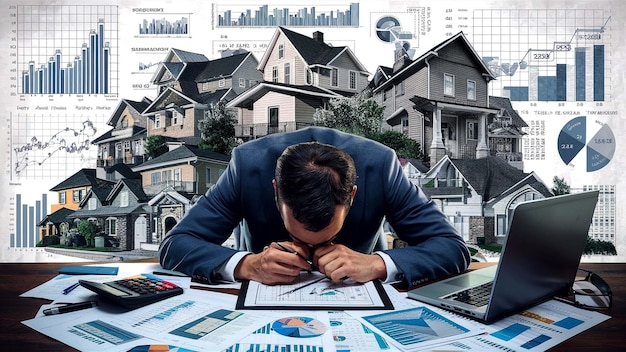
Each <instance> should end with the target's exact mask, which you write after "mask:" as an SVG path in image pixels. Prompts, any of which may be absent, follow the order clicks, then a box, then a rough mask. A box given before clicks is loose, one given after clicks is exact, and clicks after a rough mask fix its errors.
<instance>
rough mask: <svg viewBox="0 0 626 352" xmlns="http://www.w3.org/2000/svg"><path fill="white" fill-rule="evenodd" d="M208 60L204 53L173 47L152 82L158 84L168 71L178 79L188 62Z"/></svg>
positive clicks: (173, 77)
mask: <svg viewBox="0 0 626 352" xmlns="http://www.w3.org/2000/svg"><path fill="white" fill-rule="evenodd" d="M206 61H209V59H208V58H207V57H206V56H204V55H203V54H198V53H192V52H189V51H184V50H180V49H175V48H171V49H170V50H169V51H168V53H167V55H166V56H165V60H163V62H161V63H160V64H159V67H158V68H157V70H156V72H155V73H154V75H153V76H152V79H151V80H150V82H152V83H154V84H158V83H159V82H160V81H161V79H162V77H163V76H164V75H165V74H166V73H168V72H169V74H171V75H172V79H173V80H178V79H179V76H180V75H181V74H182V73H183V71H184V70H185V67H186V66H187V64H189V63H194V62H206Z"/></svg>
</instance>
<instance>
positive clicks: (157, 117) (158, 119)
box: [154, 114, 161, 128]
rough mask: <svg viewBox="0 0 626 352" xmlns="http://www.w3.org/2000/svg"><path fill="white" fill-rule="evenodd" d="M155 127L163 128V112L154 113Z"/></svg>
mask: <svg viewBox="0 0 626 352" xmlns="http://www.w3.org/2000/svg"><path fill="white" fill-rule="evenodd" d="M154 128H161V114H156V115H154Z"/></svg>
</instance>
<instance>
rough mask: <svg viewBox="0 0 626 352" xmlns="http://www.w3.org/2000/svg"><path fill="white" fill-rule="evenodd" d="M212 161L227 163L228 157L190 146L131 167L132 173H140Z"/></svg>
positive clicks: (183, 146) (181, 147) (184, 146)
mask: <svg viewBox="0 0 626 352" xmlns="http://www.w3.org/2000/svg"><path fill="white" fill-rule="evenodd" d="M198 160H204V161H213V162H220V163H224V164H226V163H228V161H229V160H230V157H229V156H227V155H224V154H220V153H216V152H214V151H210V150H206V149H200V148H198V147H194V146H191V145H182V146H180V147H178V148H176V149H174V150H171V151H169V152H167V153H165V154H162V155H159V156H158V157H156V158H154V159H150V160H148V161H146V162H145V163H143V164H140V165H137V166H135V167H133V171H135V172H141V171H145V170H151V169H157V168H161V167H165V166H167V165H177V164H182V163H187V162H190V161H198Z"/></svg>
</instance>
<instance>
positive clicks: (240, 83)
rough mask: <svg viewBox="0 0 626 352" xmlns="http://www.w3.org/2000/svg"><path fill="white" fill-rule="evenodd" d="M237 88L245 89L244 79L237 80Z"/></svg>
mask: <svg viewBox="0 0 626 352" xmlns="http://www.w3.org/2000/svg"><path fill="white" fill-rule="evenodd" d="M239 87H241V88H246V79H245V78H240V79H239Z"/></svg>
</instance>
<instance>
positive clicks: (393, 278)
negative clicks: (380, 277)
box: [374, 252, 404, 284]
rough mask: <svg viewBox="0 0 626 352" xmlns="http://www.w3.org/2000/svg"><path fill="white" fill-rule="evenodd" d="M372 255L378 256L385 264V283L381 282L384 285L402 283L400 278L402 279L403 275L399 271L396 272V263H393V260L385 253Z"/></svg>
mask: <svg viewBox="0 0 626 352" xmlns="http://www.w3.org/2000/svg"><path fill="white" fill-rule="evenodd" d="M374 254H378V256H380V257H381V258H383V261H384V262H385V267H386V268H387V278H386V279H385V281H383V283H384V284H393V283H395V282H399V281H402V277H404V275H402V274H401V273H400V270H398V267H397V266H396V263H394V262H393V260H392V259H391V257H390V256H389V255H388V254H387V253H385V252H374Z"/></svg>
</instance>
